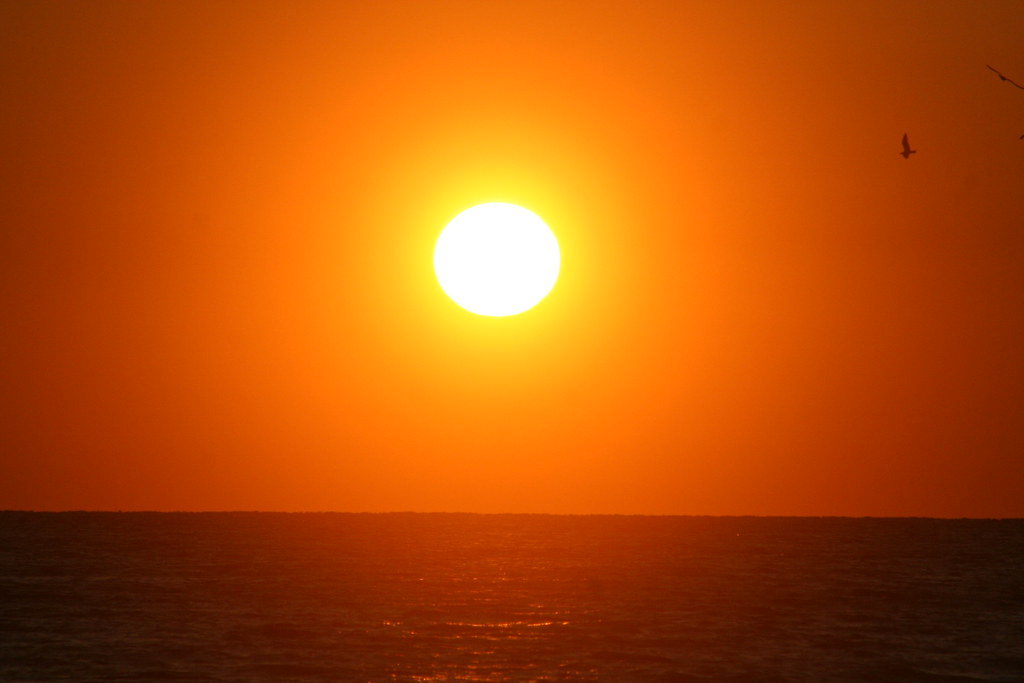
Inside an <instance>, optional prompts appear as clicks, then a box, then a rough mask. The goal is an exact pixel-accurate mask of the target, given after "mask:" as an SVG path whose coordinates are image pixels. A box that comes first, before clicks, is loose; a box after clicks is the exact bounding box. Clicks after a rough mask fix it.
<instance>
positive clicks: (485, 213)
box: [434, 202, 561, 316]
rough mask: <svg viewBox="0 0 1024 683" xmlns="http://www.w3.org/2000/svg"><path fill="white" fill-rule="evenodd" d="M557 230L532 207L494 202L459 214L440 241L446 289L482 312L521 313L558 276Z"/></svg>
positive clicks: (437, 249) (437, 262)
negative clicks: (545, 222)
mask: <svg viewBox="0 0 1024 683" xmlns="http://www.w3.org/2000/svg"><path fill="white" fill-rule="evenodd" d="M560 266H561V252H560V251H559V249H558V240H557V239H555V235H554V233H552V232H551V229H550V228H548V226H547V225H545V224H544V221H542V220H541V219H540V218H538V217H537V215H536V214H534V213H533V212H531V211H528V210H526V209H524V208H522V207H521V206H516V205H515V204H504V203H500V202H492V203H489V204H480V205H478V206H474V207H473V208H471V209H466V210H465V211H463V212H462V213H460V214H459V215H458V216H456V217H455V218H453V219H452V220H451V222H449V223H448V225H446V226H445V228H444V230H442V231H441V235H440V236H439V237H438V238H437V244H436V245H435V246H434V273H435V274H436V275H437V282H438V284H440V285H441V289H442V290H444V293H445V294H447V295H448V296H449V297H451V299H452V301H454V302H455V303H457V304H458V305H459V306H461V307H462V308H464V309H466V310H467V311H470V312H471V313H476V314H478V315H488V316H507V315H516V314H517V313H522V312H523V311H527V310H529V309H531V308H533V307H534V306H536V305H537V304H538V303H539V302H540V300H541V299H543V298H544V297H545V296H547V294H548V292H550V291H551V288H552V287H554V286H555V281H556V280H557V279H558V270H559V267H560Z"/></svg>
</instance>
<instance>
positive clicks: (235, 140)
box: [0, 0, 1024, 517]
mask: <svg viewBox="0 0 1024 683" xmlns="http://www.w3.org/2000/svg"><path fill="white" fill-rule="evenodd" d="M0 22H2V30H3V33H4V36H5V37H4V40H3V41H0V91H2V92H3V105H2V106H0V149H2V155H3V160H4V162H3V164H0V174H2V178H0V200H2V201H0V224H2V226H3V227H2V230H0V260H2V261H0V301H2V304H3V311H4V324H3V326H2V327H0V351H2V353H3V359H4V360H3V364H2V366H0V367H2V368H3V371H2V372H3V374H2V376H0V381H2V384H0V386H2V387H3V388H2V401H3V405H2V409H3V421H4V426H3V429H2V432H0V439H2V442H0V450H2V455H0V457H2V459H3V460H2V465H3V474H2V476H0V508H21V509H125V510H128V509H159V510H176V509H184V510H225V509H258V510H351V511H385V510H418V511H479V512H498V511H505V512H557V513H594V512H602V513H653V514H758V515H760V514H775V515H789V514H796V515H819V514H820V515H926V516H997V517H998V516H1024V468H1022V465H1021V458H1022V455H1024V266H1022V263H1024V193H1022V188H1024V140H1019V139H1018V137H1019V136H1020V135H1021V134H1024V90H1019V89H1016V88H1014V87H1013V85H1012V84H1010V83H1007V82H1003V81H1000V80H999V78H998V77H997V76H996V75H995V74H994V73H993V72H991V71H989V70H988V69H986V67H985V65H986V64H992V65H993V66H995V67H996V68H998V69H1000V70H1001V71H1002V72H1003V73H1005V74H1006V75H1007V76H1009V77H1010V78H1015V79H1016V80H1017V81H1018V82H1021V83H1024V50H1022V49H1021V45H1022V43H1021V36H1022V35H1024V34H1022V29H1024V4H1022V3H1020V2H1018V1H1016V0H1007V1H1005V2H936V1H933V0H928V1H926V2H890V1H886V2H857V3H851V2H806V3H805V2H793V3H780V2H684V1H678V2H676V1H670V2H662V3H658V2H621V3H612V2H596V1H594V0H587V1H585V2H557V3H552V2H524V1H522V0H519V1H517V2H509V3H500V2H486V3H485V2H436V3H426V2H422V3H421V2H391V3H388V2H366V3H340V2H327V1H325V2H318V3H317V2H306V3H302V2H299V3H283V2H264V3H257V2H238V3H232V2H215V3H208V2H195V3H189V2H181V1H177V0H176V1H174V2H169V1H168V2H128V1H125V2H102V1H96V2H68V1H66V0H62V1H60V2H41V1H40V2H3V3H2V4H0ZM904 132H907V133H909V135H910V141H911V144H912V145H913V146H914V147H915V148H916V149H917V150H918V153H917V154H916V155H914V156H913V157H911V158H910V159H909V160H907V161H905V160H904V159H902V158H901V157H900V156H899V155H898V152H899V151H900V137H901V136H902V135H903V133H904ZM487 201H506V202H512V203H516V204H520V205H522V206H524V207H526V208H528V209H530V210H531V211H534V212H535V213H537V214H538V215H539V216H541V217H542V218H543V219H544V220H545V221H546V222H547V223H548V225H549V226H550V227H551V228H552V229H553V230H554V231H555V233H556V235H557V236H558V238H559V241H560V244H561V248H562V274H561V278H560V280H559V282H558V284H557V285H556V287H555V289H554V290H553V292H552V293H551V294H550V295H549V296H548V297H547V298H546V299H545V300H544V301H543V302H542V303H541V304H540V305H539V306H537V307H536V308H535V309H533V310H531V311H529V312H528V313H526V314H523V315H520V316H514V317H510V318H485V317H480V316H475V315H472V314H469V313H467V312H465V311H463V310H462V309H459V308H458V307H457V306H455V304H453V303H452V302H451V301H450V300H448V299H447V298H446V297H445V296H444V294H443V293H442V292H441V290H440V289H439V287H438V286H437V284H436V281H435V280H434V276H433V271H432V264H431V256H432V249H433V242H434V240H435V238H436V236H437V235H438V233H439V232H440V230H441V228H443V227H444V225H445V224H446V223H447V221H448V220H450V219H451V218H452V217H453V216H455V215H456V214H457V213H459V212H460V211H462V210H463V209H465V208H468V207H470V206H473V205H475V204H479V203H482V202H487Z"/></svg>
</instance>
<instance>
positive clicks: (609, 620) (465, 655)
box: [0, 512, 1024, 682]
mask: <svg viewBox="0 0 1024 683" xmlns="http://www.w3.org/2000/svg"><path fill="white" fill-rule="evenodd" d="M0 680H3V681H62V680H74V681H218V682H220V681H449V680H451V681H554V680H565V681H574V680H585V681H611V682H616V681H622V682H628V681H665V682H668V681H676V682H684V681H685V682H690V681H764V682H767V681H911V682H913V681H973V680H977V681H1024V520H929V519H845V518H824V519H816V518H743V517H736V518H728V517H616V516H579V517H574V516H544V515H460V514H450V515H449V514H437V515H434V514H431V515H420V514H387V515H354V514H277V513H209V514H206V513H24V512H0Z"/></svg>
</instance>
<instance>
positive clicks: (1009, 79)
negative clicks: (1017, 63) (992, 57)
mask: <svg viewBox="0 0 1024 683" xmlns="http://www.w3.org/2000/svg"><path fill="white" fill-rule="evenodd" d="M985 66H988V68H990V69H992V70H993V71H995V72H996V76H999V80H1001V81H1008V82H1009V83H1010V85H1013V86H1016V87H1018V88H1020V89H1021V90H1024V85H1021V84H1020V83H1018V82H1017V81H1015V80H1013V79H1012V78H1007V77H1006V76H1004V75H1003V74H1001V73H999V71H998V70H997V69H994V68H992V67H991V66H989V65H988V64H986V65H985Z"/></svg>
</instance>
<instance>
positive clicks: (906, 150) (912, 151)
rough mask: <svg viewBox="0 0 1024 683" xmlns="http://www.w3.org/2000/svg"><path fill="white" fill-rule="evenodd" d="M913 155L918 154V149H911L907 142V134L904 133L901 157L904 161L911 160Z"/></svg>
mask: <svg viewBox="0 0 1024 683" xmlns="http://www.w3.org/2000/svg"><path fill="white" fill-rule="evenodd" d="M911 154H917V150H916V149H910V143H909V142H907V134H906V133H904V134H903V151H902V152H900V155H901V156H902V157H903V158H904V159H909V158H910V155H911Z"/></svg>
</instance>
